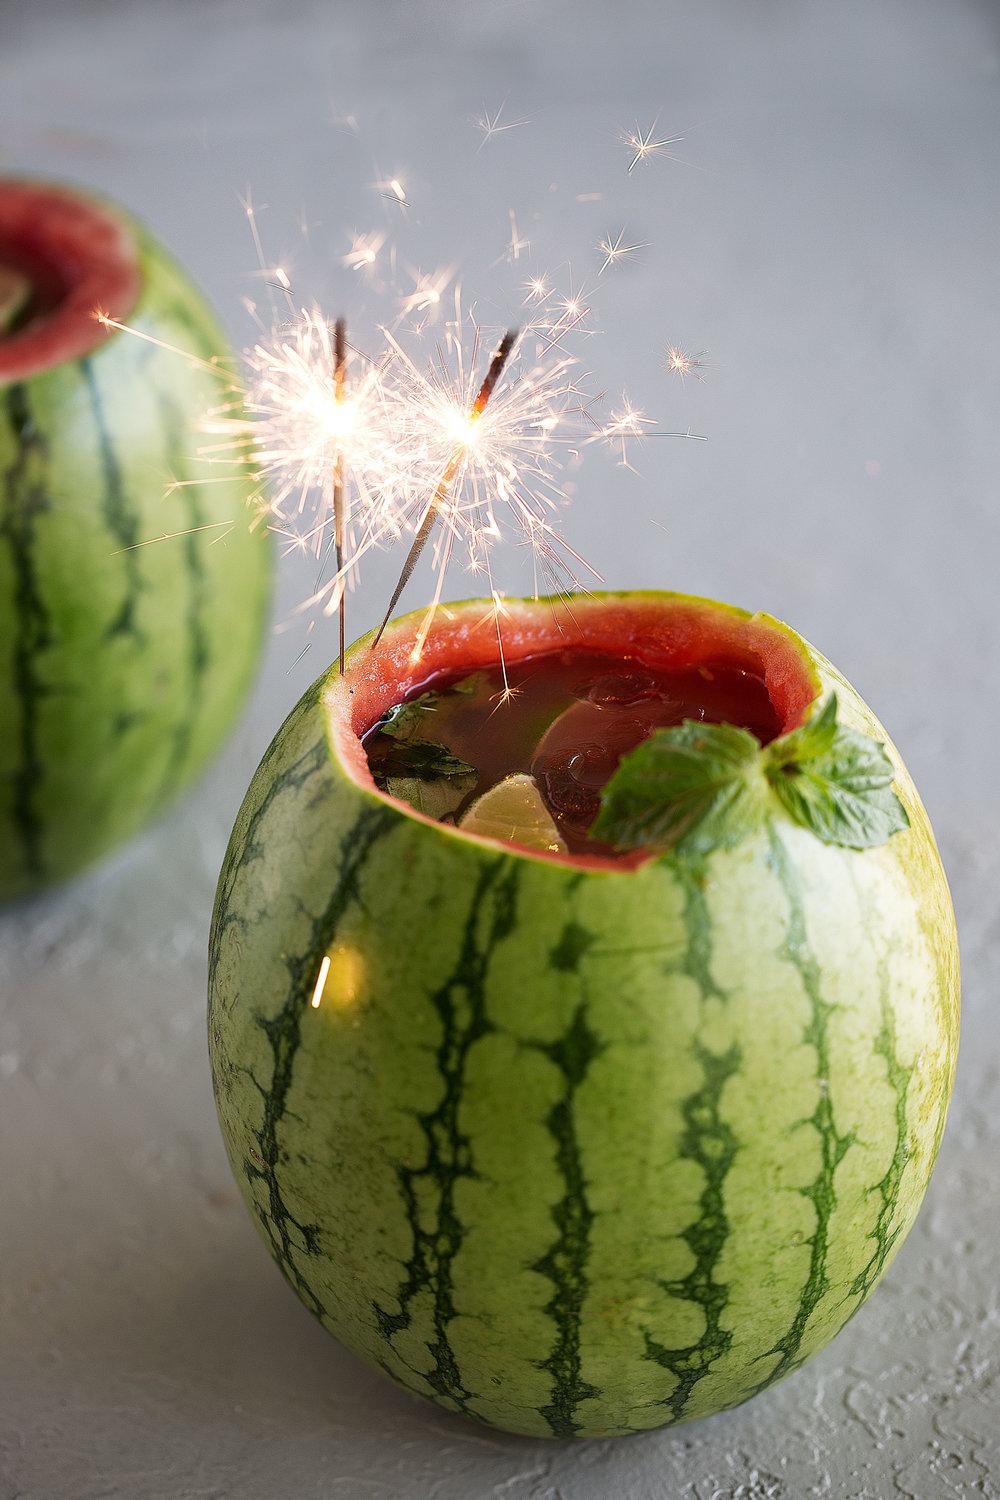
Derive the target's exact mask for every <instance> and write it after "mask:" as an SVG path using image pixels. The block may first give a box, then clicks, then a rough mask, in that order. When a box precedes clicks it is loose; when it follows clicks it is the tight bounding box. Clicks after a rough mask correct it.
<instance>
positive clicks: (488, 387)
mask: <svg viewBox="0 0 1000 1500" xmlns="http://www.w3.org/2000/svg"><path fill="white" fill-rule="evenodd" d="M516 339H517V331H516V330H515V329H508V330H507V332H506V333H505V334H504V336H503V338H502V339H501V340H500V347H499V348H498V349H497V352H496V353H495V354H494V356H493V358H492V359H491V361H490V367H489V369H488V370H487V372H486V377H485V379H484V380H483V383H482V385H481V386H480V387H479V394H478V395H477V397H476V399H475V401H474V402H473V403H472V409H471V410H470V412H469V414H468V416H467V417H466V419H465V427H464V430H462V429H460V430H459V431H458V432H457V434H456V439H457V440H456V442H455V446H454V448H453V449H452V452H451V456H450V457H449V459H448V462H447V464H446V465H445V469H444V473H443V474H442V475H441V478H440V479H439V480H438V483H437V488H436V489H435V491H434V494H433V496H432V497H431V500H430V502H429V504H428V506H427V508H426V510H425V511H424V514H423V517H422V518H421V521H420V524H419V526H418V527H417V534H416V536H415V537H414V539H413V545H412V546H411V548H410V550H409V553H408V554H407V558H406V561H405V563H404V564H403V571H402V572H401V573H400V575H399V582H398V583H397V584H396V587H395V590H394V591H393V595H392V598H391V599H390V600H389V608H388V609H387V610H386V612H385V618H384V619H383V621H382V623H381V625H380V626H379V628H378V632H377V634H376V636H375V639H374V641H372V645H373V646H377V645H378V643H379V641H380V640H381V639H382V632H383V630H384V629H385V627H386V626H387V625H388V623H389V617H390V616H391V614H392V612H393V610H394V609H395V608H396V605H397V604H398V603H399V596H400V594H402V592H403V590H404V588H405V587H406V585H407V583H408V582H409V579H410V576H411V574H412V573H413V570H414V568H415V567H416V565H417V563H418V561H419V560H420V554H421V553H422V552H423V550H424V548H425V547H426V545H427V542H428V540H429V538H430V534H431V532H432V531H433V529H434V523H435V521H436V520H437V518H438V515H439V513H440V511H441V507H442V506H443V505H444V503H445V501H446V500H447V498H448V491H449V490H450V489H451V486H452V482H453V480H454V478H455V475H456V474H457V472H458V469H459V465H460V464H461V463H462V460H463V459H464V457H465V454H466V451H467V449H468V448H469V446H470V444H472V443H474V442H475V439H476V436H477V432H476V429H477V428H478V426H479V423H480V420H481V419H482V415H483V412H484V411H485V410H486V407H487V404H488V402H489V399H490V396H491V395H492V394H493V389H494V387H495V385H496V383H497V381H498V380H499V379H500V376H501V374H502V373H503V367H504V365H505V364H506V363H507V360H508V358H509V357H510V352H511V350H512V349H513V347H514V344H515V341H516ZM422 644H423V642H422V641H421V642H418V649H419V646H421V645H422Z"/></svg>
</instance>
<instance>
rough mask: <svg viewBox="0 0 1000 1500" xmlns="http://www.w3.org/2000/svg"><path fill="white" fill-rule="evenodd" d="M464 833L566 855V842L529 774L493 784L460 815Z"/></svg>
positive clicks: (459, 824) (459, 822)
mask: <svg viewBox="0 0 1000 1500" xmlns="http://www.w3.org/2000/svg"><path fill="white" fill-rule="evenodd" d="M458 826H459V828H461V829H462V831H463V832H464V833H477V834H479V836H480V838H486V839H502V840H503V841H505V842H506V843H509V844H510V843H513V844H520V845H521V846H522V847H523V848H525V849H545V850H547V851H548V852H549V853H550V854H565V853H566V845H565V844H564V843H563V841H562V839H561V838H560V837H559V833H558V830H557V829H556V825H555V824H554V823H553V821H552V819H551V817H550V816H549V814H548V812H547V810H546V807H545V803H544V802H543V801H542V794H541V792H540V791H539V790H538V788H537V786H536V785H535V783H534V782H533V781H532V779H531V777H530V776H525V775H524V774H523V773H522V774H519V775H517V776H507V777H505V779H504V780H503V781H498V782H497V784H496V786H492V787H490V789H489V791H488V792H484V793H483V795H482V796H481V797H477V798H476V800H475V802H473V804H472V806H471V807H470V808H469V810H468V812H466V813H465V814H464V815H463V816H462V817H461V818H459V820H458Z"/></svg>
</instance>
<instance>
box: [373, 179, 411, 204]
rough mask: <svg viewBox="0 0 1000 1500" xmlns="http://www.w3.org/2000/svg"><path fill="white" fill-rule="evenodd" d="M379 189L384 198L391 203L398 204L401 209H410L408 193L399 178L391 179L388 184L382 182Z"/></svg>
mask: <svg viewBox="0 0 1000 1500" xmlns="http://www.w3.org/2000/svg"><path fill="white" fill-rule="evenodd" d="M378 188H379V191H380V192H381V194H382V197H383V198H388V199H389V201H390V202H391V203H398V204H399V206H400V208H409V206H410V205H409V204H408V203H407V201H406V192H405V190H404V188H403V184H402V183H401V182H400V180H399V178H398V177H390V178H389V180H388V182H380V183H379V184H378Z"/></svg>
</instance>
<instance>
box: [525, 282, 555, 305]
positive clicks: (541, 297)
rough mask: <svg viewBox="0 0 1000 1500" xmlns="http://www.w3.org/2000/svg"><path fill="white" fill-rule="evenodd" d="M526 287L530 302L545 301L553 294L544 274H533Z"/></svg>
mask: <svg viewBox="0 0 1000 1500" xmlns="http://www.w3.org/2000/svg"><path fill="white" fill-rule="evenodd" d="M525 289H526V291H527V298H526V300H527V301H528V302H544V301H545V300H546V298H547V297H550V296H551V295H552V294H551V290H550V288H549V284H548V282H547V281H546V280H545V277H544V276H532V277H531V279H530V281H527V282H525Z"/></svg>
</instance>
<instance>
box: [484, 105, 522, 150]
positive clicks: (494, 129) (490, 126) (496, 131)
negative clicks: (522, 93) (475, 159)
mask: <svg viewBox="0 0 1000 1500" xmlns="http://www.w3.org/2000/svg"><path fill="white" fill-rule="evenodd" d="M509 97H510V95H507V96H506V97H505V98H504V100H503V103H502V104H501V105H500V108H499V109H498V110H497V112H496V114H495V115H494V116H493V117H492V119H491V118H490V112H489V110H488V109H487V108H486V105H485V104H484V105H483V112H482V114H481V115H480V117H479V119H478V120H477V121H476V128H477V129H478V130H481V131H482V132H483V138H482V140H481V141H480V142H479V148H478V149H479V150H480V151H481V150H482V149H483V147H484V146H485V145H486V143H487V141H491V140H492V139H493V137H494V136H495V135H501V134H502V133H503V132H504V131H505V130H516V129H517V127H518V126H519V125H527V123H528V121H527V120H508V121H507V123H506V124H504V125H501V124H500V116H501V115H502V114H503V112H504V109H505V107H506V104H507V99H508V98H509Z"/></svg>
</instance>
